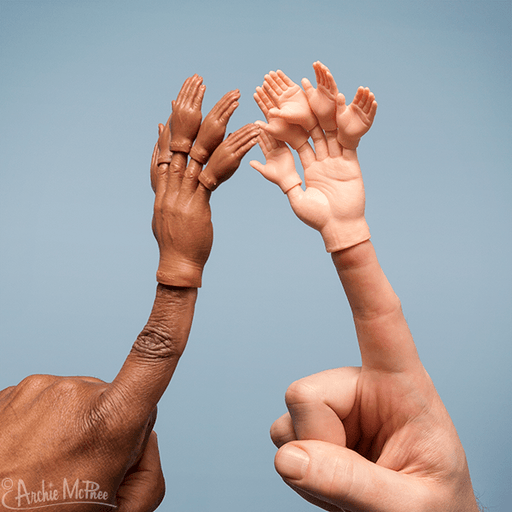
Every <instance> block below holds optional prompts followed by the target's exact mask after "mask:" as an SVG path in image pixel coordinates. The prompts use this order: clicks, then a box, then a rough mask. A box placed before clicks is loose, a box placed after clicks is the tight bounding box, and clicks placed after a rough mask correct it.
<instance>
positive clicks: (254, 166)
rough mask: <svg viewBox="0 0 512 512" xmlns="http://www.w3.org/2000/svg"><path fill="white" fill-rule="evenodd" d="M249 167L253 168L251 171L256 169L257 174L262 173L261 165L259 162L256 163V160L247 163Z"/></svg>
mask: <svg viewBox="0 0 512 512" xmlns="http://www.w3.org/2000/svg"><path fill="white" fill-rule="evenodd" d="M249 165H250V166H251V167H252V168H253V169H256V170H257V171H258V172H262V169H263V164H262V163H261V162H258V160H251V161H250V162H249Z"/></svg>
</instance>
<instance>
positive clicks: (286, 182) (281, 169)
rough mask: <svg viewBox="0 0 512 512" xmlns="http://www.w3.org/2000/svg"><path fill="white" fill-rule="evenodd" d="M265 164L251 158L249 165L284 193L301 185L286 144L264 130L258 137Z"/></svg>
mask: <svg viewBox="0 0 512 512" xmlns="http://www.w3.org/2000/svg"><path fill="white" fill-rule="evenodd" d="M258 143H259V145H260V148H261V151H262V152H263V156H264V157H265V162H266V163H265V165H263V164H262V163H260V162H258V161H257V160H251V161H250V162H249V164H250V165H251V167H253V168H254V169H256V170H257V171H258V172H259V173H261V174H262V175H263V176H264V177H265V178H266V179H267V180H269V181H271V182H272V183H275V184H276V185H278V186H279V187H280V188H281V190H282V191H283V192H284V193H285V194H286V193H287V192H288V191H289V190H290V189H291V188H293V187H295V186H297V185H301V184H302V179H301V177H300V176H299V173H298V172H297V170H296V169H295V161H294V159H293V155H292V152H291V151H290V149H289V148H288V146H287V145H286V144H285V143H284V142H281V141H280V140H276V139H274V137H272V135H270V134H268V133H267V132H265V131H264V130H262V131H261V132H260V135H259V137H258Z"/></svg>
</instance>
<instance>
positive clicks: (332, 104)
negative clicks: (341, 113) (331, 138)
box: [302, 61, 338, 131]
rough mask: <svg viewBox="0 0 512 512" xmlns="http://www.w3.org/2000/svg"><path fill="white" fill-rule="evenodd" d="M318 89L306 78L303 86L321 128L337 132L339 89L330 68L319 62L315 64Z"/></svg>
mask: <svg viewBox="0 0 512 512" xmlns="http://www.w3.org/2000/svg"><path fill="white" fill-rule="evenodd" d="M313 69H314V70H315V76H316V83H317V88H316V89H315V88H314V87H313V86H312V85H311V82H310V81H309V80H308V79H307V78H304V79H303V80H302V86H303V87H304V91H305V93H306V96H307V99H308V102H309V105H310V107H311V110H313V112H314V114H315V116H316V118H317V119H318V123H319V124H320V127H321V128H322V129H323V130H325V131H334V130H336V128H337V126H336V97H337V95H338V87H337V85H336V82H335V81H334V78H333V76H332V75H331V72H330V71H329V68H328V67H327V66H325V65H324V64H322V63H321V62H319V61H317V62H315V63H314V64H313Z"/></svg>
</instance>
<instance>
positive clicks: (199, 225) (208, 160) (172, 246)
mask: <svg viewBox="0 0 512 512" xmlns="http://www.w3.org/2000/svg"><path fill="white" fill-rule="evenodd" d="M204 91H205V86H204V85H203V84H202V78H201V77H199V76H197V75H194V76H193V77H190V78H188V79H187V80H186V81H185V83H184V84H183V87H182V89H181V91H180V93H179V94H178V97H177V99H176V100H175V101H173V102H172V114H171V116H170V117H169V120H168V121H167V123H166V124H165V125H159V138H158V142H157V144H156V145H155V149H154V152H153V158H152V161H151V183H152V186H153V190H154V191H155V210H154V217H153V232H154V234H155V237H156V239H157V241H158V245H159V248H160V263H159V266H158V271H157V280H158V282H159V283H162V284H167V285H173V286H187V287H188V286H191V287H199V286H201V276H202V272H203V267H204V265H205V263H206V260H207V259H208V256H209V254H210V250H211V246H212V241H213V228H212V224H211V219H210V206H209V197H210V193H211V191H213V190H215V189H216V188H217V187H218V186H219V185H220V184H221V183H222V182H224V181H226V180H227V179H229V178H230V177H231V176H232V175H233V173H234V172H235V171H236V169H237V168H238V166H239V165H240V162H241V160H242V158H243V156H244V155H245V154H246V153H247V151H249V149H251V148H252V147H253V146H254V145H255V144H256V143H257V136H258V133H259V131H260V130H259V127H258V126H257V125H256V124H252V123H251V124H247V125H245V126H244V127H242V128H240V129H239V130H237V131H235V132H234V133H232V134H230V135H229V136H228V137H227V138H226V140H223V139H224V134H225V133H226V126H227V123H228V121H229V119H230V117H231V115H232V114H233V112H234V111H235V109H236V108H237V106H238V99H239V98H240V92H239V91H238V90H234V91H230V92H228V93H227V94H225V95H224V96H223V97H222V98H221V100H220V101H219V102H218V103H217V104H216V105H215V106H214V107H213V109H212V110H211V112H210V113H209V114H208V115H207V116H206V117H205V119H204V121H203V122H202V123H201V119H202V116H201V104H202V101H203V95H204ZM188 155H190V161H189V162H188V164H187V156H188ZM205 164H207V166H206V168H204V169H203V165H205Z"/></svg>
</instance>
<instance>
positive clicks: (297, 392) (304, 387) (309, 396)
mask: <svg viewBox="0 0 512 512" xmlns="http://www.w3.org/2000/svg"><path fill="white" fill-rule="evenodd" d="M284 398H285V402H286V404H287V405H294V404H299V403H308V402H315V401H318V399H319V396H318V391H317V390H316V389H315V388H314V387H313V386H312V385H311V384H310V383H309V382H308V381H307V380H306V379H300V380H296V381H295V382H292V384H290V385H289V386H288V389H287V390H286V393H285V397H284Z"/></svg>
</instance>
